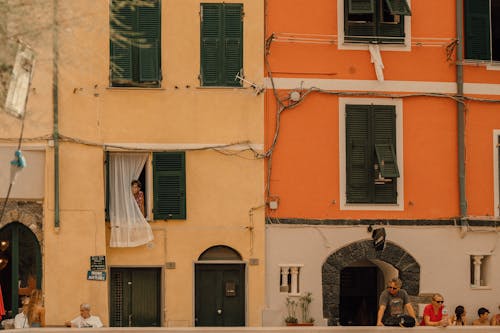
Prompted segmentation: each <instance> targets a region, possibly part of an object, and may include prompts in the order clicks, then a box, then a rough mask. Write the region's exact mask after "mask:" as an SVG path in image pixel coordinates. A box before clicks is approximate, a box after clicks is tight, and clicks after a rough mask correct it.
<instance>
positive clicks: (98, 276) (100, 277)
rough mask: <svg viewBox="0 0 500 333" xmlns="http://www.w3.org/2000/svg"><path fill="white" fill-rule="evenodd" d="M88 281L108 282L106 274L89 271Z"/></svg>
mask: <svg viewBox="0 0 500 333" xmlns="http://www.w3.org/2000/svg"><path fill="white" fill-rule="evenodd" d="M87 280H94V281H106V272H103V271H87Z"/></svg>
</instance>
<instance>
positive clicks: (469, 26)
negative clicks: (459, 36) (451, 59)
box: [464, 0, 491, 60]
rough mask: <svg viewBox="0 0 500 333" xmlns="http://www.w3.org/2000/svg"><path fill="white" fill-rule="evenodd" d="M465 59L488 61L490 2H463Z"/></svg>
mask: <svg viewBox="0 0 500 333" xmlns="http://www.w3.org/2000/svg"><path fill="white" fill-rule="evenodd" d="M464 7H465V8H464V12H465V58H466V59H475V60H490V59H491V52H490V2H489V0H465V2H464Z"/></svg>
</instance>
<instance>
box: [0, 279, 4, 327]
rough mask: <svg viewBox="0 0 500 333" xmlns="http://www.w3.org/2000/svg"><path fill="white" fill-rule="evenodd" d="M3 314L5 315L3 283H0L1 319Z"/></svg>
mask: <svg viewBox="0 0 500 333" xmlns="http://www.w3.org/2000/svg"><path fill="white" fill-rule="evenodd" d="M2 316H5V307H4V305H3V294H2V285H0V320H1V319H2Z"/></svg>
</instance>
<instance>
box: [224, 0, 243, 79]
mask: <svg viewBox="0 0 500 333" xmlns="http://www.w3.org/2000/svg"><path fill="white" fill-rule="evenodd" d="M223 8H224V61H223V65H224V85H225V86H241V83H240V81H239V80H236V75H237V74H238V72H240V71H241V69H242V67H243V5H241V4H224V5H223Z"/></svg>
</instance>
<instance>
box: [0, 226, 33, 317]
mask: <svg viewBox="0 0 500 333" xmlns="http://www.w3.org/2000/svg"><path fill="white" fill-rule="evenodd" d="M0 258H1V259H2V261H3V263H4V264H2V265H1V266H0V268H2V269H1V271H0V285H1V286H2V292H3V298H4V305H5V310H6V312H7V313H8V316H15V315H16V314H17V312H18V309H19V307H20V296H23V295H29V294H30V293H31V290H33V289H34V288H38V289H40V288H41V286H42V258H41V253H40V244H39V242H38V239H37V238H36V236H35V234H34V233H33V232H32V231H31V230H30V229H29V228H28V227H26V226H25V225H24V224H22V223H19V222H12V223H9V224H7V225H6V226H5V227H3V228H2V229H0ZM9 311H11V312H10V313H9Z"/></svg>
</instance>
